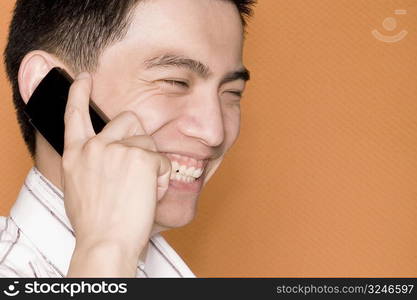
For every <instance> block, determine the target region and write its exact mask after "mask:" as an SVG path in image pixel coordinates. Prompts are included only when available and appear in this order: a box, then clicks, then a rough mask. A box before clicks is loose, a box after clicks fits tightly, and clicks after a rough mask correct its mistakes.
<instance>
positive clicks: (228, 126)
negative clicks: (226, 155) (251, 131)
mask: <svg viewBox="0 0 417 300" xmlns="http://www.w3.org/2000/svg"><path fill="white" fill-rule="evenodd" d="M223 111H224V113H223V122H224V131H225V139H226V140H225V146H226V148H230V147H231V146H232V145H233V144H234V142H235V141H236V140H237V138H238V136H239V132H240V106H239V105H233V106H231V107H227V108H225V109H224V110H223Z"/></svg>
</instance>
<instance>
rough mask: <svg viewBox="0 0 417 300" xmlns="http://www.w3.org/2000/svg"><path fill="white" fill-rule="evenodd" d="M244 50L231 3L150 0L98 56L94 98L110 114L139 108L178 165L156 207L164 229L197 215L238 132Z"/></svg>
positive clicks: (150, 131)
mask: <svg viewBox="0 0 417 300" xmlns="http://www.w3.org/2000/svg"><path fill="white" fill-rule="evenodd" d="M242 47H243V27H242V23H241V19H240V16H239V12H238V10H237V8H236V7H235V5H234V4H233V3H232V2H229V1H220V0H219V1H213V0H199V1H195V0H176V1H170V0H151V1H143V2H141V3H140V4H139V5H138V6H137V8H136V9H135V10H134V13H133V15H132V23H131V25H130V28H129V31H128V33H127V35H126V37H125V38H124V39H123V40H121V41H120V42H117V43H115V44H114V45H112V46H110V47H108V48H106V49H105V50H104V52H103V53H102V55H101V56H100V59H99V65H98V68H97V69H96V71H95V72H94V73H93V74H92V75H93V92H92V99H94V101H95V102H96V103H97V104H98V105H99V106H100V108H101V109H102V110H103V112H104V113H105V114H106V115H107V116H108V117H109V118H114V117H115V116H116V115H117V114H119V113H120V112H122V111H126V110H130V111H132V112H134V113H136V114H137V116H138V117H139V119H140V120H141V121H142V125H143V127H144V129H145V131H146V132H147V134H148V135H150V136H152V137H153V139H154V141H155V143H156V146H157V149H158V151H159V152H161V153H164V154H165V155H167V157H168V158H169V159H170V160H171V162H172V164H173V172H174V174H173V175H172V176H171V181H170V186H169V189H168V191H167V193H166V194H165V196H164V198H163V199H161V200H160V201H159V202H158V205H157V210H156V219H155V225H156V227H158V228H159V229H166V228H172V227H178V226H183V225H185V224H187V223H188V222H190V221H191V220H192V219H193V217H194V215H195V211H196V206H197V200H198V197H199V195H200V192H201V188H202V187H203V186H204V185H205V184H206V183H207V181H208V180H209V179H210V177H211V176H212V175H213V173H214V172H215V171H216V169H217V168H218V167H219V165H220V163H221V162H222V160H223V157H224V155H225V153H226V152H227V151H228V150H229V148H230V147H231V146H232V144H233V143H234V142H235V141H236V139H237V137H238V135H239V126H240V94H241V93H242V92H243V90H244V87H245V80H246V79H247V73H246V70H245V68H244V67H243V64H242ZM177 170H178V172H177ZM201 171H203V173H202V175H201V176H200V174H201ZM196 177H198V179H197V180H195V178H196Z"/></svg>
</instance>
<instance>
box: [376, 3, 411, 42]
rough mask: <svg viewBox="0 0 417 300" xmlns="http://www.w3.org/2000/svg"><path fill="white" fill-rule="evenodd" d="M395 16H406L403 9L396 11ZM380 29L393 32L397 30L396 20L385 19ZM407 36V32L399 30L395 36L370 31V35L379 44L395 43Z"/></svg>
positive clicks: (391, 18)
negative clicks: (378, 41)
mask: <svg viewBox="0 0 417 300" xmlns="http://www.w3.org/2000/svg"><path fill="white" fill-rule="evenodd" d="M394 14H395V15H406V14H407V11H406V10H405V9H397V10H395V11H394ZM382 27H384V29H385V30H386V31H394V30H395V29H396V28H397V20H396V19H395V18H393V17H388V18H385V20H384V21H383V22H382ZM407 34H408V31H407V30H401V31H400V32H399V33H397V34H395V35H385V34H382V33H380V32H379V31H378V30H376V29H374V30H372V35H373V36H374V37H375V38H376V39H377V40H380V41H381V42H385V43H396V42H399V41H401V40H402V39H403V38H405V36H406V35H407Z"/></svg>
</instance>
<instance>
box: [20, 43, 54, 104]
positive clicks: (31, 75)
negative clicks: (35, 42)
mask: <svg viewBox="0 0 417 300" xmlns="http://www.w3.org/2000/svg"><path fill="white" fill-rule="evenodd" d="M55 66H57V64H56V62H55V59H54V58H53V57H52V56H51V55H50V54H49V53H47V52H44V51H40V50H37V51H32V52H30V53H28V54H27V55H26V56H25V57H24V58H23V60H22V63H21V64H20V68H19V74H18V81H19V91H20V95H21V97H22V99H23V101H25V103H27V102H28V101H29V98H30V96H31V95H32V93H33V92H34V90H35V89H36V87H37V86H38V84H39V83H40V82H41V81H42V79H43V78H44V77H45V76H46V74H48V72H49V71H50V70H51V69H52V68H53V67H55Z"/></svg>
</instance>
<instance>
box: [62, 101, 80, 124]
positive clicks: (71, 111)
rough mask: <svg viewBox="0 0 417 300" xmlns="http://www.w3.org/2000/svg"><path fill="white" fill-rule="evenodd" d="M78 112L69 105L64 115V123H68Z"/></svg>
mask: <svg viewBox="0 0 417 300" xmlns="http://www.w3.org/2000/svg"><path fill="white" fill-rule="evenodd" d="M76 112H77V108H76V107H75V106H74V105H71V104H69V105H67V107H66V109H65V113H64V123H68V121H69V120H70V119H71V118H72V116H73V115H74V114H75V113H76Z"/></svg>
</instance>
